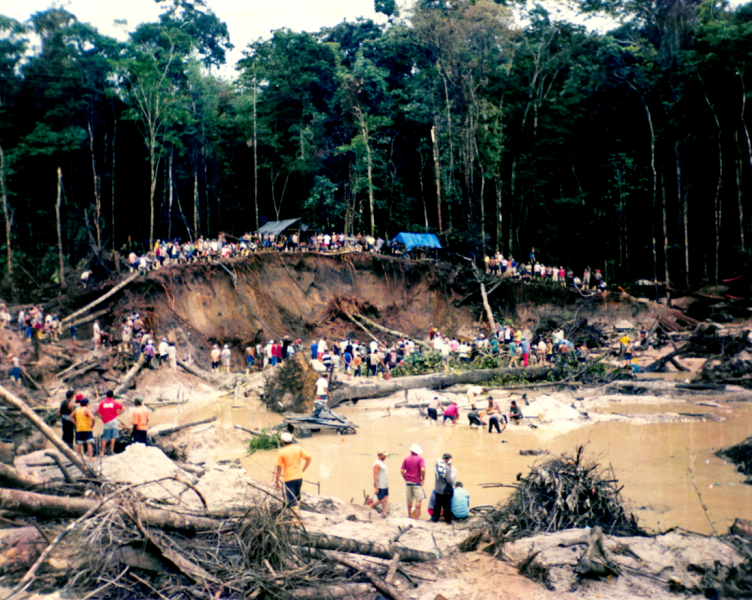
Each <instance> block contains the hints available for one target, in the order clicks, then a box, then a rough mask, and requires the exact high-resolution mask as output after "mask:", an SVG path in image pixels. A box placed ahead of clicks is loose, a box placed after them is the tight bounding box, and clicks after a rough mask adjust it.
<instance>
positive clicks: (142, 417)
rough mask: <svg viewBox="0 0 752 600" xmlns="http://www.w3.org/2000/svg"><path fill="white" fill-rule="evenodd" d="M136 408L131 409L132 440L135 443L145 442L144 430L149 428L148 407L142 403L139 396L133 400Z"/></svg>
mask: <svg viewBox="0 0 752 600" xmlns="http://www.w3.org/2000/svg"><path fill="white" fill-rule="evenodd" d="M134 404H135V405H136V408H134V409H133V441H134V442H135V443H137V444H146V431H147V430H148V429H149V409H148V408H146V407H145V406H144V405H143V404H144V401H143V400H142V399H141V398H136V399H135V400H134Z"/></svg>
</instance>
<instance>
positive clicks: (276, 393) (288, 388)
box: [263, 352, 318, 413]
mask: <svg viewBox="0 0 752 600" xmlns="http://www.w3.org/2000/svg"><path fill="white" fill-rule="evenodd" d="M317 378H318V376H317V375H316V372H315V371H314V370H313V369H312V368H311V365H310V364H309V363H308V361H307V360H306V359H305V357H304V356H303V354H302V353H300V352H299V353H297V354H295V356H294V358H292V359H291V360H285V361H283V362H282V364H281V365H280V367H279V368H278V369H275V371H274V374H273V375H272V376H271V377H269V378H267V380H266V385H265V386H264V396H263V400H264V404H266V407H267V408H268V409H269V410H271V411H274V412H280V413H281V412H285V411H287V410H291V411H293V412H309V411H310V410H312V409H313V399H314V397H315V396H316V379H317Z"/></svg>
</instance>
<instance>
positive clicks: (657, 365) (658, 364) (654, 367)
mask: <svg viewBox="0 0 752 600" xmlns="http://www.w3.org/2000/svg"><path fill="white" fill-rule="evenodd" d="M688 349H689V344H684V345H683V346H681V347H680V348H677V349H676V350H674V351H673V352H670V353H669V354H666V356H662V357H661V358H659V359H658V360H656V361H655V362H652V363H650V364H649V365H648V366H647V367H645V368H641V369H640V371H642V372H643V373H657V372H659V371H662V370H663V369H664V368H665V367H666V363H668V362H671V359H673V358H676V357H677V356H679V355H681V354H683V353H685V352H686V351H687V350H688Z"/></svg>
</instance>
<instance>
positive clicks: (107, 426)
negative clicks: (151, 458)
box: [97, 390, 125, 456]
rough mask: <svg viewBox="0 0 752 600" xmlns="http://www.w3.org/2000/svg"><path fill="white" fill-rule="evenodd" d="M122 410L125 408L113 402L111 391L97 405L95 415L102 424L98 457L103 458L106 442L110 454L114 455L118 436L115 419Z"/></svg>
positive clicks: (118, 424) (118, 425)
mask: <svg viewBox="0 0 752 600" xmlns="http://www.w3.org/2000/svg"><path fill="white" fill-rule="evenodd" d="M124 410H125V407H124V406H123V405H122V404H120V402H118V401H117V400H115V397H114V394H113V392H112V390H109V391H108V392H107V394H106V397H105V399H104V400H102V401H101V402H100V403H99V406H98V407H97V415H98V416H99V418H100V419H102V422H103V423H104V431H103V432H102V447H101V449H100V450H101V451H100V456H104V453H105V450H106V447H107V440H109V441H110V454H115V440H117V439H118V434H119V433H120V422H119V421H118V419H117V418H118V417H119V416H120V414H121V413H122V412H123V411H124Z"/></svg>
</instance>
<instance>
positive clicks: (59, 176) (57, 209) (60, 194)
mask: <svg viewBox="0 0 752 600" xmlns="http://www.w3.org/2000/svg"><path fill="white" fill-rule="evenodd" d="M62 201H63V171H62V169H61V168H60V167H58V168H57V202H55V220H56V225H57V255H58V259H59V263H60V264H59V267H60V287H61V288H62V289H65V287H66V283H65V258H64V255H63V230H62V226H61V225H60V204H61V203H62Z"/></svg>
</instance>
